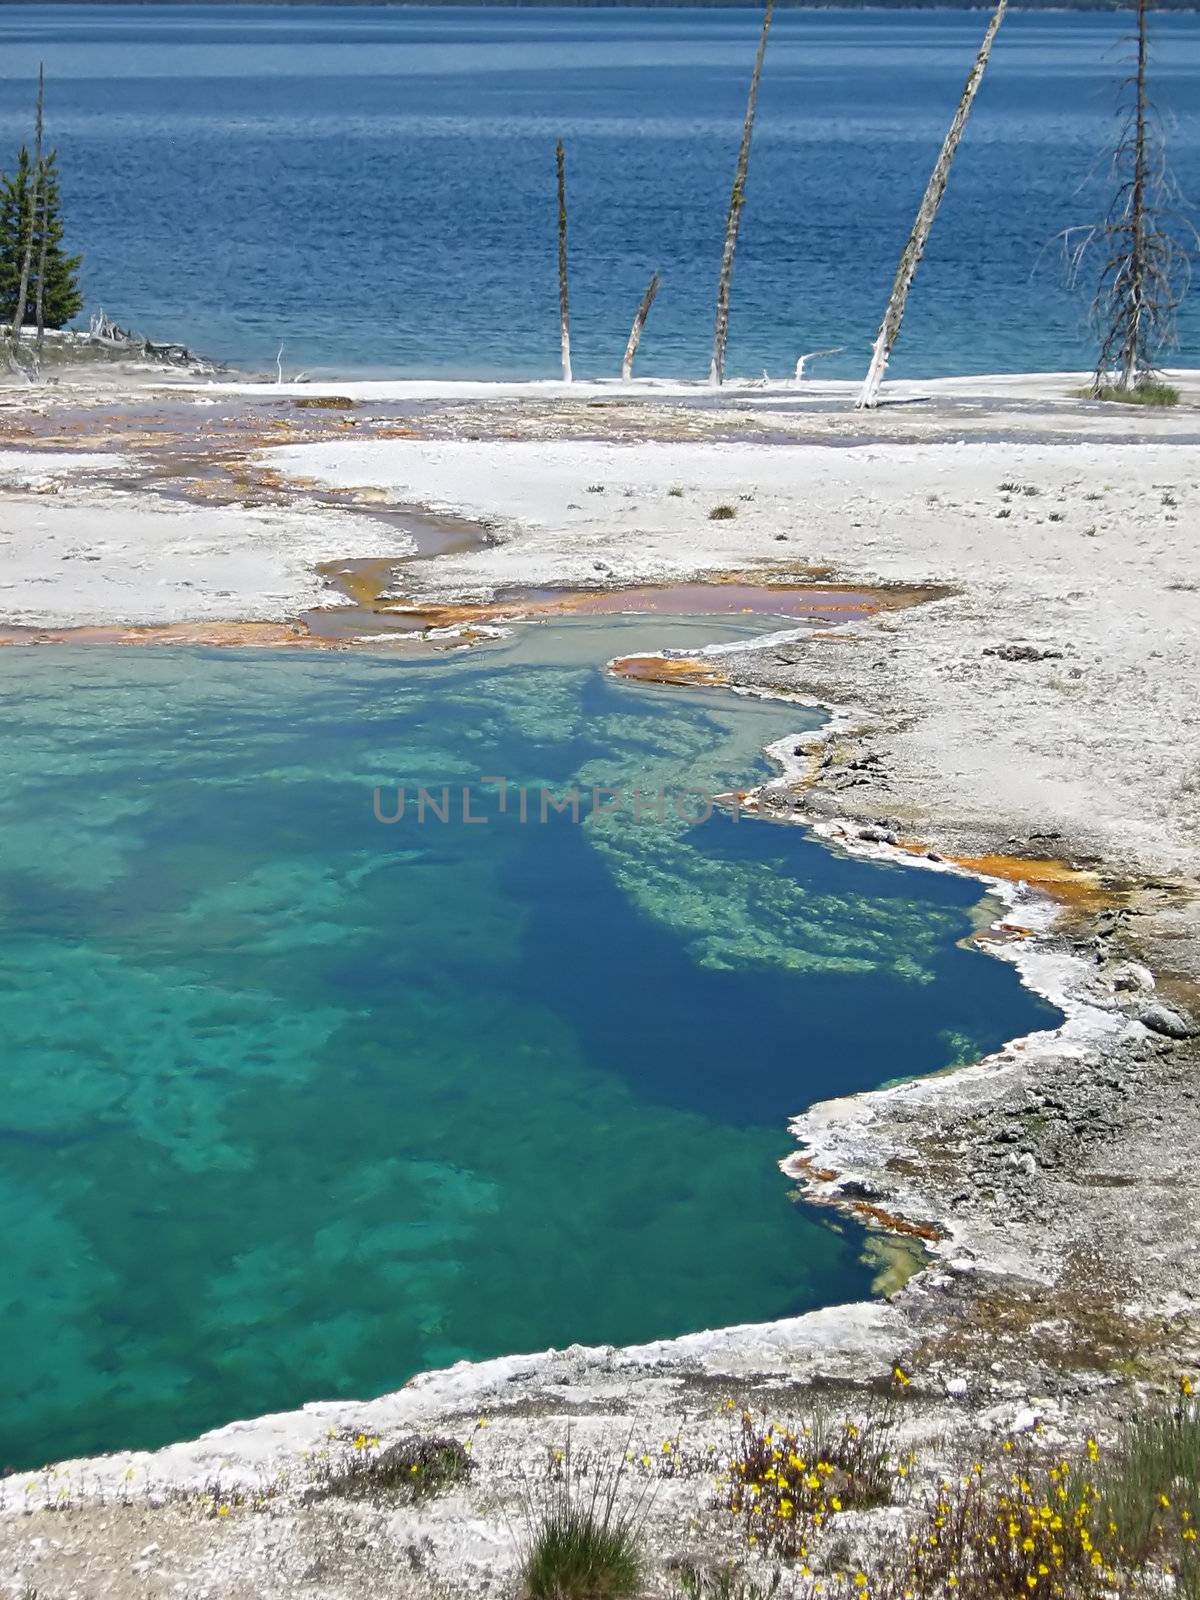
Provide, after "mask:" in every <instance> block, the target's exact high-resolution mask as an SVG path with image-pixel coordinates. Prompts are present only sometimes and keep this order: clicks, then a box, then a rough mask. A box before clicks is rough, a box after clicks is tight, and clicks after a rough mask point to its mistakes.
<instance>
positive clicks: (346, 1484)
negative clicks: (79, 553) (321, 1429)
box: [325, 1433, 472, 1501]
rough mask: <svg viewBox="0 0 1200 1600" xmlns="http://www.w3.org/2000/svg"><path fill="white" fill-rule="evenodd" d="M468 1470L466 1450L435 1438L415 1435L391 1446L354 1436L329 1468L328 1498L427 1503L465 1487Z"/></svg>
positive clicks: (468, 1457) (468, 1463) (449, 1441)
mask: <svg viewBox="0 0 1200 1600" xmlns="http://www.w3.org/2000/svg"><path fill="white" fill-rule="evenodd" d="M471 1469H472V1462H471V1457H470V1455H469V1454H468V1451H467V1447H466V1446H465V1445H462V1444H460V1443H459V1442H458V1440H457V1439H450V1438H446V1437H443V1436H442V1435H439V1434H434V1435H432V1436H430V1437H427V1438H422V1437H421V1436H420V1435H417V1434H414V1435H413V1436H412V1437H411V1438H408V1439H398V1440H397V1441H396V1442H395V1443H394V1444H386V1445H381V1444H380V1442H379V1440H378V1439H375V1438H371V1439H368V1438H367V1437H366V1436H365V1435H364V1434H361V1433H360V1434H358V1435H357V1436H356V1437H355V1438H354V1439H353V1440H351V1441H350V1442H349V1443H348V1444H347V1446H346V1448H345V1449H344V1450H343V1451H342V1453H341V1454H340V1455H338V1456H336V1457H334V1458H332V1459H331V1460H330V1461H329V1462H328V1464H327V1473H328V1475H327V1479H326V1485H325V1487H326V1489H327V1491H328V1493H330V1494H341V1495H349V1496H353V1497H361V1496H364V1495H374V1494H381V1495H387V1496H389V1497H398V1498H401V1499H403V1500H406V1501H416V1500H426V1499H428V1498H429V1497H430V1496H432V1495H436V1494H441V1493H442V1492H443V1491H444V1490H446V1489H450V1488H452V1487H453V1486H454V1485H455V1484H456V1483H462V1482H464V1481H465V1480H466V1479H467V1477H469V1475H470V1473H471Z"/></svg>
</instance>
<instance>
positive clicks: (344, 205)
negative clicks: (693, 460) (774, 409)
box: [0, 6, 1200, 376]
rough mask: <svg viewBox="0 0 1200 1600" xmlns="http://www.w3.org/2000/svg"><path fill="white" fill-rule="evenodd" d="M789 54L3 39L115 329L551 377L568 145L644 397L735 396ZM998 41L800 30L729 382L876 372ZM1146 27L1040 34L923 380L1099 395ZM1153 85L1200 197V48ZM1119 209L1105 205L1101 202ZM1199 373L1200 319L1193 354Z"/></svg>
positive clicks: (959, 204) (252, 359)
mask: <svg viewBox="0 0 1200 1600" xmlns="http://www.w3.org/2000/svg"><path fill="white" fill-rule="evenodd" d="M757 27H758V19H757V17H756V16H755V15H754V14H753V13H751V12H749V11H744V10H742V11H729V12H720V11H697V12H689V11H674V10H672V11H662V12H654V11H644V10H643V11H639V10H614V11H603V10H596V11H577V10H575V11H554V10H532V11H519V10H478V11H476V10H471V9H458V8H455V9H450V10H445V11H437V10H419V9H413V10H382V9H358V8H354V9H351V8H336V9H332V8H321V7H296V8H261V7H251V6H245V7H242V6H221V7H214V8H212V9H205V8H203V7H170V8H162V9H158V8H147V7H139V6H103V7H96V8H88V7H86V6H46V7H41V6H5V7H3V8H0V141H2V142H3V144H4V145H5V146H7V147H8V148H10V149H11V148H12V147H13V146H15V144H16V142H17V141H18V139H19V138H20V137H21V136H22V135H23V134H24V133H25V131H26V129H27V126H28V122H29V117H30V111H31V103H32V97H33V79H34V75H35V73H36V69H37V63H38V61H39V60H41V59H44V60H45V63H46V70H47V74H48V81H49V88H48V117H49V124H48V125H49V132H50V136H51V138H52V139H53V140H54V141H55V142H56V143H57V144H58V146H59V149H60V152H61V159H62V166H63V190H64V196H65V202H66V207H67V218H68V223H69V228H70V237H71V240H72V242H73V243H74V244H75V245H76V246H77V247H79V248H82V249H83V250H84V251H85V253H86V274H85V276H86V287H87V294H88V300H89V304H90V305H92V306H96V305H103V306H104V307H105V309H106V310H108V311H109V312H110V314H113V315H115V316H117V317H118V318H119V319H121V320H125V321H127V322H130V323H132V324H134V325H136V326H138V327H140V328H142V329H144V330H146V331H148V332H150V333H152V334H154V335H157V336H159V337H163V336H167V335H170V336H172V337H178V338H183V339H186V340H188V341H190V342H191V343H192V344H193V345H195V346H196V347H198V348H200V349H203V350H205V351H207V352H210V353H212V354H215V355H218V356H220V357H223V358H226V359H229V360H232V361H235V362H240V363H244V364H249V365H250V366H252V367H258V368H261V367H265V366H268V365H270V364H273V362H274V358H275V352H276V349H277V346H278V344H279V342H280V340H284V341H285V343H286V351H285V357H284V360H285V365H286V367H287V369H288V371H289V372H294V371H296V370H297V369H299V368H302V367H303V368H307V369H309V370H314V369H331V370H335V371H337V372H339V373H343V374H348V373H351V372H354V371H362V370H367V369H372V370H387V371H389V372H403V373H415V374H426V373H431V372H440V373H447V374H457V375H493V374H509V375H514V376H527V375H534V374H547V375H549V374H553V373H554V371H555V369H556V363H557V299H556V286H555V279H554V271H555V244H554V227H555V212H554V205H553V181H554V143H555V140H556V139H557V138H559V137H562V138H563V139H564V140H565V141H566V144H567V150H568V163H569V176H570V185H571V203H572V250H573V255H572V260H573V297H574V319H575V347H576V348H575V354H576V367H577V371H578V372H579V373H580V374H581V375H608V374H612V373H614V372H615V371H616V370H617V369H618V367H619V362H620V356H621V351H622V349H623V347H624V342H625V338H626V335H627V333H628V327H629V322H630V320H631V317H632V313H633V310H634V307H635V305H636V303H637V301H638V299H639V297H640V296H641V294H642V291H643V289H644V288H645V285H646V281H647V279H648V277H649V274H650V272H651V269H652V268H655V267H657V268H660V269H661V270H662V273H663V290H662V294H661V296H660V299H659V303H658V305H657V306H656V307H655V309H654V311H653V314H652V318H651V322H650V326H649V329H648V332H647V335H646V340H645V343H644V345H643V356H642V360H641V367H642V370H643V371H645V372H647V373H668V374H673V375H696V376H700V375H703V374H704V373H705V372H706V371H707V366H708V354H709V347H710V341H711V324H712V301H713V295H714V287H715V278H716V270H717V263H718V258H719V254H720V242H721V236H722V230H723V226H724V216H725V208H726V204H727V201H728V193H729V186H730V182H731V178H732V169H733V163H734V159H735V155H736V150H737V144H738V139H739V136H740V130H741V120H742V115H743V111H744V106H745V95H746V87H747V80H748V75H749V70H750V64H751V61H752V58H753V53H754V46H755V39H756V33H757ZM983 27H984V18H983V16H982V15H981V14H980V13H965V14H964V13H929V12H908V13H906V12H887V13H869V12H857V13H855V12H847V13H839V12H784V13H783V14H781V15H780V16H779V17H778V18H777V21H776V23H775V27H774V31H773V38H772V43H771V46H770V51H769V55H768V59H767V67H766V74H765V78H764V82H763V88H762V95H761V100H760V108H759V121H758V132H757V136H756V141H755V148H754V158H753V164H752V169H751V175H750V184H749V192H748V203H747V207H746V212H745V219H744V225H743V233H742V242H741V246H740V250H739V256H738V266H737V277H736V282H735V296H734V307H733V321H732V332H731V341H730V351H729V357H730V371H731V373H733V374H738V373H742V374H752V375H757V374H758V373H759V372H760V371H762V370H763V369H767V370H769V371H770V372H771V374H772V375H773V376H779V375H782V374H784V373H786V372H787V371H789V370H790V369H791V368H792V366H793V364H794V362H795V358H796V356H797V354H798V353H800V352H801V351H804V350H809V349H813V348H817V347H823V346H829V345H845V346H847V352H846V354H845V355H843V356H840V357H838V358H836V359H835V360H834V361H832V362H830V363H828V364H827V365H826V366H825V367H824V369H823V370H824V371H825V372H826V373H828V374H830V375H834V374H843V375H856V374H858V373H859V372H861V371H862V369H863V367H864V364H865V360H866V355H867V351H868V349H869V345H870V342H871V339H872V338H873V336H874V332H875V328H876V326H877V324H878V320H879V316H880V312H881V310H882V306H883V303H884V300H885V299H886V295H887V291H888V288H889V285H890V281H891V277H892V273H893V271H894V269H895V263H896V258H897V255H898V253H899V250H900V247H901V245H902V243H903V241H904V238H905V236H906V233H907V230H908V227H909V225H910V223H911V220H912V215H913V212H914V209H915V206H916V203H917V200H918V198H919V196H920V194H921V191H922V189H923V186H924V183H925V180H926V177H927V175H928V171H929V167H930V164H931V162H932V159H933V157H934V155H935V153H936V151H937V148H938V146H939V144H940V141H941V139H942V136H943V134H944V132H945V128H946V126H947V123H948V121H949V118H950V115H951V113H952V111H953V108H954V105H955V102H956V100H957V97H958V94H959V91H960V89H961V86H962V82H963V79H964V76H965V74H966V71H967V69H968V67H969V65H970V63H971V60H972V59H973V56H974V53H975V50H976V48H977V46H978V42H979V39H980V37H981V34H982V31H983ZM1123 27H1124V20H1123V19H1122V18H1120V17H1116V16H1112V15H1069V14H1061V15H1047V14H1039V15H1027V14H1015V15H1011V16H1010V17H1009V18H1008V20H1007V21H1006V22H1005V24H1004V27H1003V29H1002V30H1001V34H1000V37H999V40H998V42H997V45H996V49H995V51H994V54H993V58H992V64H991V68H990V70H989V74H988V78H987V80H986V82H985V84H984V87H983V89H982V91H981V94H980V97H979V100H978V101H977V104H976V109H975V113H974V116H973V119H972V122H971V124H970V126H969V128H968V132H967V137H966V140H965V143H964V145H963V147H962V150H961V152H960V155H959V159H958V162H957V164H956V166H955V169H954V173H953V176H952V179H951V185H950V191H949V195H948V198H947V200H946V202H945V205H944V207H943V210H942V213H941V215H940V217H939V219H938V224H937V228H936V231H935V235H934V239H933V242H932V245H931V249H930V252H929V254H928V256H927V258H926V261H925V263H924V265H923V267H922V269H921V274H920V277H919V279H918V284H917V288H916V290H915V292H914V296H913V298H912V301H911V303H910V310H909V314H908V318H907V320H906V323H905V327H904V333H903V338H902V341H901V344H900V347H899V350H898V352H897V355H896V358H895V362H894V367H893V370H894V371H895V373H896V374H897V375H902V374H904V373H910V374H915V375H935V374H938V373H944V372H952V371H966V372H972V371H974V372H979V371H1020V370H1025V369H1039V368H1040V369H1046V368H1061V367H1072V368H1074V367H1086V366H1087V365H1089V364H1090V362H1091V360H1092V356H1093V350H1092V345H1091V343H1090V341H1089V338H1088V335H1087V329H1086V301H1087V298H1088V297H1087V295H1086V294H1084V293H1083V292H1081V291H1077V292H1071V291H1069V290H1068V289H1067V287H1066V285H1065V283H1064V273H1063V265H1062V260H1061V252H1060V249H1059V247H1058V246H1057V245H1056V244H1055V239H1056V236H1057V235H1058V234H1059V233H1060V231H1061V230H1062V229H1063V228H1065V227H1067V226H1068V225H1071V224H1075V223H1080V222H1086V221H1090V220H1093V219H1094V218H1095V217H1096V216H1097V214H1098V211H1099V210H1101V209H1102V207H1103V202H1104V196H1105V186H1104V183H1103V181H1101V180H1102V178H1103V173H1101V174H1100V177H1099V179H1097V178H1095V168H1096V166H1097V163H1098V162H1100V163H1102V161H1103V157H1104V152H1105V150H1106V148H1108V147H1110V144H1111V137H1112V127H1113V117H1112V112H1113V107H1114V103H1115V96H1116V83H1117V79H1118V78H1119V77H1120V75H1121V73H1122V71H1123V57H1122V50H1121V48H1120V41H1121V37H1122V30H1123ZM1154 29H1155V34H1156V39H1157V44H1156V49H1155V60H1154V66H1153V80H1154V93H1155V97H1156V99H1157V101H1158V103H1159V106H1160V108H1161V109H1162V111H1163V113H1164V116H1165V118H1166V120H1167V123H1168V128H1169V133H1170V143H1171V151H1172V159H1173V165H1174V168H1175V172H1176V176H1177V178H1178V179H1179V181H1180V183H1181V184H1182V186H1183V188H1184V190H1185V192H1186V191H1189V190H1190V191H1191V192H1192V193H1193V194H1195V193H1197V191H1200V93H1198V90H1200V19H1198V18H1197V17H1195V16H1182V15H1176V16H1169V17H1161V18H1158V19H1156V21H1155V23H1154ZM1089 179H1092V181H1090V182H1089ZM1180 359H1181V360H1182V362H1183V363H1184V364H1190V365H1196V364H1200V313H1197V311H1196V309H1195V301H1194V300H1193V302H1192V306H1191V308H1190V309H1189V310H1188V312H1187V314H1186V316H1185V319H1184V327H1183V348H1182V354H1181V358H1180Z"/></svg>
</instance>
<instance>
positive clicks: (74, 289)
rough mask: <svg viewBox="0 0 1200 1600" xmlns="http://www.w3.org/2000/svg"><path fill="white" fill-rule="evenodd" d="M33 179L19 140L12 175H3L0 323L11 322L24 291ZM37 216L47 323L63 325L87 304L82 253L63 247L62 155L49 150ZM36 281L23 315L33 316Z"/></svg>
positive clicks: (36, 253)
mask: <svg viewBox="0 0 1200 1600" xmlns="http://www.w3.org/2000/svg"><path fill="white" fill-rule="evenodd" d="M33 181H34V173H33V163H32V161H31V160H30V157H29V151H28V150H27V149H26V148H25V146H24V145H22V146H21V152H20V155H19V156H18V157H17V170H16V173H15V174H14V176H13V177H11V178H9V177H0V324H3V323H5V322H7V323H9V324H10V325H11V323H12V319H13V317H14V316H15V315H16V311H17V299H18V296H19V294H20V286H21V268H22V265H23V264H24V261H25V252H26V248H27V246H28V241H29V227H30V198H31V196H30V188H31V186H32V184H33ZM37 189H38V192H37V197H36V201H37V203H36V213H37V215H36V218H35V219H34V237H33V257H32V259H33V264H34V270H35V271H36V270H37V267H38V264H39V263H40V262H41V260H42V250H43V246H44V247H45V278H44V282H43V287H42V315H43V319H44V321H45V325H46V327H47V328H61V327H63V326H64V325H65V324H66V323H68V322H70V320H71V318H72V317H74V316H77V315H78V313H79V311H80V309H81V308H82V306H83V295H82V294H81V292H80V289H79V265H80V262H81V260H82V257H80V256H69V255H67V254H66V253H65V251H64V250H63V244H62V238H63V225H62V219H61V218H60V216H59V193H58V160H57V154H56V152H55V151H53V150H52V151H51V152H50V154H49V155H48V156H46V157H45V159H44V160H43V162H42V166H41V175H40V178H39V181H38V185H37ZM34 288H35V286H34V285H33V284H30V289H29V296H28V304H27V306H26V311H25V321H26V323H27V324H32V322H33V320H34V316H35V294H34Z"/></svg>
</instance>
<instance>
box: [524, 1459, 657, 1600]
mask: <svg viewBox="0 0 1200 1600" xmlns="http://www.w3.org/2000/svg"><path fill="white" fill-rule="evenodd" d="M627 1460H628V1454H627V1455H626V1457H625V1458H623V1459H622V1460H621V1461H620V1462H619V1463H618V1464H617V1465H616V1466H609V1467H601V1469H600V1470H597V1471H594V1472H593V1471H592V1470H591V1468H592V1466H593V1465H594V1463H591V1462H588V1461H585V1462H584V1463H583V1464H582V1467H577V1465H576V1463H575V1462H574V1461H573V1459H572V1454H571V1439H570V1435H569V1434H568V1436H567V1445H566V1449H565V1450H564V1451H561V1452H560V1451H556V1452H554V1455H553V1457H552V1461H551V1481H550V1482H549V1484H548V1485H547V1488H546V1492H545V1495H544V1497H543V1498H542V1501H541V1503H540V1504H535V1503H534V1502H533V1500H532V1498H531V1497H528V1496H527V1499H526V1507H525V1514H526V1525H527V1532H526V1538H525V1546H524V1549H523V1550H522V1553H521V1582H522V1590H523V1593H524V1595H525V1596H526V1600H622V1597H623V1596H626V1595H632V1594H634V1593H636V1592H637V1590H638V1588H639V1587H640V1584H641V1579H642V1571H643V1562H642V1552H641V1541H640V1532H641V1524H642V1520H643V1517H644V1514H645V1510H646V1509H647V1495H648V1493H649V1488H648V1486H647V1485H643V1487H642V1488H641V1490H640V1491H639V1492H637V1493H634V1494H627V1493H625V1487H626V1485H625V1477H626V1468H627ZM589 1478H590V1483H587V1486H586V1487H585V1480H587V1479H589Z"/></svg>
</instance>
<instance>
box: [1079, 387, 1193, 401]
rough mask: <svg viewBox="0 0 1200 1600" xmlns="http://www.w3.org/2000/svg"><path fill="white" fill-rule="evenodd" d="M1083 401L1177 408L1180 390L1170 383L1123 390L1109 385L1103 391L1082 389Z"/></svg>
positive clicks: (1081, 397) (1081, 396) (1080, 393)
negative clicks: (1105, 401) (1104, 401)
mask: <svg viewBox="0 0 1200 1600" xmlns="http://www.w3.org/2000/svg"><path fill="white" fill-rule="evenodd" d="M1079 398H1080V399H1081V400H1107V401H1113V402H1115V403H1116V404H1118V405H1123V406H1177V405H1178V404H1179V390H1178V389H1176V388H1175V386H1174V384H1170V383H1138V384H1135V385H1134V387H1133V388H1132V389H1123V388H1121V387H1120V386H1119V385H1117V384H1113V383H1107V384H1105V385H1104V387H1103V388H1102V389H1080V390H1079Z"/></svg>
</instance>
